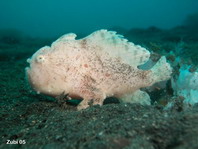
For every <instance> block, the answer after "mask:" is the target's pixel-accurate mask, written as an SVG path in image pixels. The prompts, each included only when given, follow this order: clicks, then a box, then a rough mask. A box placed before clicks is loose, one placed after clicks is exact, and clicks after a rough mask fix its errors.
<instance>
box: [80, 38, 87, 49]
mask: <svg viewBox="0 0 198 149" xmlns="http://www.w3.org/2000/svg"><path fill="white" fill-rule="evenodd" d="M81 47H82V48H83V49H86V47H87V40H86V39H83V40H82V41H81Z"/></svg>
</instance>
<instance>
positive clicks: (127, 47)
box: [83, 30, 150, 67]
mask: <svg viewBox="0 0 198 149" xmlns="http://www.w3.org/2000/svg"><path fill="white" fill-rule="evenodd" d="M83 39H86V40H87V42H88V43H89V44H90V45H97V46H100V47H101V49H102V50H104V52H107V53H108V54H109V55H110V56H112V57H116V58H120V59H121V60H122V61H123V62H125V63H127V64H129V65H131V66H133V67H136V66H139V65H141V64H144V63H145V62H146V61H148V59H149V57H150V52H149V51H147V50H146V49H145V48H143V47H141V46H138V45H134V44H133V43H132V42H128V40H127V39H124V38H123V36H122V35H119V34H116V32H113V31H107V30H99V31H96V32H94V33H92V34H90V35H89V36H87V37H85V38H83Z"/></svg>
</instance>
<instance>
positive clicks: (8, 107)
mask: <svg viewBox="0 0 198 149" xmlns="http://www.w3.org/2000/svg"><path fill="white" fill-rule="evenodd" d="M99 29H108V30H112V31H116V32H117V33H119V34H122V35H124V37H125V38H126V39H128V40H129V41H131V42H133V43H135V44H139V45H141V46H143V47H145V48H146V49H147V50H149V51H150V52H151V59H152V63H155V62H156V61H157V60H158V59H159V58H160V57H161V56H162V55H165V56H166V58H167V60H168V62H169V63H170V64H171V66H172V67H173V74H172V77H171V79H170V80H169V81H167V82H164V83H163V84H162V83H161V84H160V83H158V84H155V85H154V86H152V87H150V88H146V89H143V90H145V91H146V92H147V93H148V94H149V95H150V98H151V100H152V105H151V106H142V105H139V104H129V103H119V100H118V99H115V98H113V97H111V98H108V99H106V100H105V102H104V105H103V106H101V107H100V106H92V107H90V108H88V109H85V110H82V111H77V110H76V105H77V104H78V103H79V102H80V101H79V100H75V99H73V100H71V101H69V102H68V101H67V102H63V103H62V104H60V103H58V102H57V101H56V99H54V98H50V97H47V96H45V95H40V94H39V95H38V94H36V93H35V92H34V91H33V90H32V89H31V88H30V86H29V85H28V83H27V81H26V79H25V70H24V69H25V67H27V66H28V63H27V62H26V60H27V58H29V57H31V56H32V54H33V53H35V52H36V51H37V50H38V49H39V48H41V47H43V46H45V45H51V43H52V42H53V41H54V40H56V39H57V38H59V37H60V36H61V35H63V34H66V33H71V32H73V33H75V34H77V38H82V37H85V36H87V35H89V34H90V33H92V32H94V31H96V30H99ZM145 67H148V66H144V68H145ZM142 68H143V67H142ZM184 72H188V75H186V73H185V74H184ZM197 72H198V0H122V1H121V0H100V1H96V0H95V1H94V0H84V1H83V0H81V1H80V0H56V1H55V0H29V1H27V0H1V1H0V148H2V149H7V148H17V149H18V148H27V149H30V148H32V149H34V148H35V149H54V148H57V149H59V148H61V149H62V148H68V149H95V148H96V149H112V148H113V149H197V148H198V104H197V103H198V94H197V93H198V81H197V80H198V77H197V76H198V75H197ZM183 74H184V75H183ZM181 78H182V79H181ZM191 78H193V79H194V82H195V83H194V86H193V87H192V85H189V82H190V81H192V79H191ZM182 80H186V81H184V82H182ZM173 84H176V86H185V91H187V93H186V92H185V93H186V94H184V92H183V90H182V89H181V88H179V87H175V86H174V85H173ZM187 99H189V101H187ZM192 101H193V104H192ZM7 143H8V144H7Z"/></svg>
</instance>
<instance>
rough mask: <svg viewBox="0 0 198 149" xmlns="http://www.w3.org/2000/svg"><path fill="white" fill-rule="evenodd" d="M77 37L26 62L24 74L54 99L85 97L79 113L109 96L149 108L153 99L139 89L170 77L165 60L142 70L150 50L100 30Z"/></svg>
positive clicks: (64, 39)
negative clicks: (28, 64)
mask: <svg viewBox="0 0 198 149" xmlns="http://www.w3.org/2000/svg"><path fill="white" fill-rule="evenodd" d="M75 37H76V35H75V34H72V33H70V34H66V35H64V36H62V37H61V38H59V39H58V40H56V41H55V42H54V43H53V44H52V45H51V47H48V46H45V47H43V48H41V49H39V50H38V51H37V52H36V53H35V54H34V55H33V56H32V58H31V59H28V62H29V63H30V67H29V68H26V74H27V78H28V80H29V83H30V84H31V86H32V87H33V89H34V90H36V91H37V92H39V93H43V94H46V95H50V96H53V97H56V96H59V95H61V94H62V93H63V92H64V93H65V94H69V96H70V97H75V98H78V97H79V98H83V101H82V102H81V103H80V104H79V105H78V107H77V108H78V109H79V110H80V109H85V108H87V107H89V105H90V103H92V104H93V105H95V104H99V105H102V104H103V101H104V99H105V98H106V97H109V96H115V97H118V98H121V99H122V101H124V102H131V103H133V102H139V103H142V104H150V98H149V96H148V95H146V93H143V92H142V91H139V89H140V88H142V87H147V86H150V85H152V84H154V83H156V82H158V81H164V80H167V79H169V78H170V75H171V71H172V70H171V67H170V65H169V64H168V63H167V62H166V59H165V57H162V58H161V59H160V60H159V62H158V63H157V64H156V65H155V66H154V67H153V68H152V69H151V70H148V71H143V70H140V69H138V68H137V66H138V65H141V64H144V63H145V62H146V61H148V59H149V56H150V53H149V51H147V50H146V49H144V48H142V47H140V46H136V45H134V44H133V43H130V42H127V40H126V39H124V38H122V37H121V35H117V34H116V33H115V32H109V31H107V30H99V31H96V32H94V33H92V34H91V35H89V36H87V37H85V38H83V39H80V40H75ZM140 97H141V98H140Z"/></svg>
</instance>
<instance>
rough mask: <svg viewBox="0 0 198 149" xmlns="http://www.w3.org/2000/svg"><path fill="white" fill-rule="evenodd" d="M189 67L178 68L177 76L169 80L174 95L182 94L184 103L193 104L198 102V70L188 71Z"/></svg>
mask: <svg viewBox="0 0 198 149" xmlns="http://www.w3.org/2000/svg"><path fill="white" fill-rule="evenodd" d="M189 68H190V67H187V68H186V66H183V67H182V68H180V70H179V76H178V78H176V79H172V80H171V81H172V88H173V90H174V93H175V95H177V96H182V97H183V98H184V104H187V105H194V104H196V103H198V72H196V71H195V72H190V71H189Z"/></svg>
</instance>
